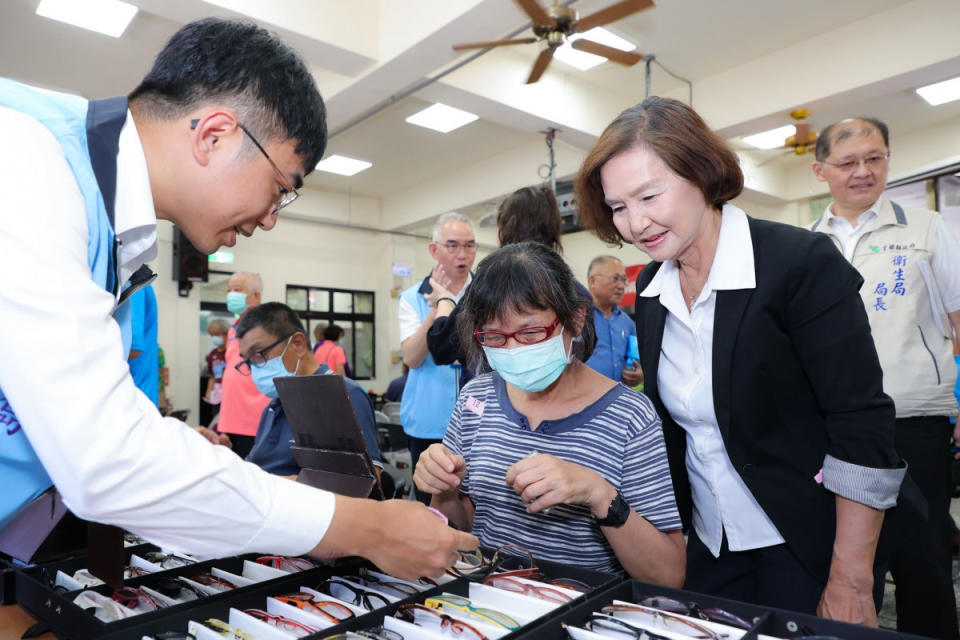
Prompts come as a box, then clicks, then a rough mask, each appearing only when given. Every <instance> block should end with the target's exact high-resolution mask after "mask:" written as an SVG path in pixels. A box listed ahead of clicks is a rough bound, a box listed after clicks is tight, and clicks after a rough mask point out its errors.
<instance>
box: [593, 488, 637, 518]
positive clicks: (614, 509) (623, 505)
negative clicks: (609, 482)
mask: <svg viewBox="0 0 960 640" xmlns="http://www.w3.org/2000/svg"><path fill="white" fill-rule="evenodd" d="M629 516H630V505H629V504H627V501H626V500H624V498H623V494H622V493H620V491H617V495H616V496H614V498H613V501H612V502H610V508H609V509H608V510H607V517H606V518H597V524H599V525H600V526H601V527H622V526H623V525H624V523H625V522H626V521H627V518H628V517H629Z"/></svg>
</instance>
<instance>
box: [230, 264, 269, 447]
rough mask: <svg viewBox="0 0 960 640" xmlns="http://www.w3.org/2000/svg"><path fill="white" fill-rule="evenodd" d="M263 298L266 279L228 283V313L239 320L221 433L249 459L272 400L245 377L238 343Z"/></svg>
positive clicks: (251, 276) (248, 277)
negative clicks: (242, 323) (239, 331)
mask: <svg viewBox="0 0 960 640" xmlns="http://www.w3.org/2000/svg"><path fill="white" fill-rule="evenodd" d="M262 294H263V279H261V278H260V275H259V274H256V273H247V272H240V273H235V274H233V275H232V276H230V281H229V282H228V283H227V310H228V311H229V312H230V313H232V314H234V315H235V316H236V319H235V320H234V322H233V326H231V327H230V331H229V332H227V353H226V358H227V366H226V368H225V369H224V371H223V381H222V383H221V385H222V387H223V399H222V400H221V401H220V420H219V422H218V423H217V431H219V432H220V433H225V434H228V435H229V436H230V442H231V443H232V446H233V450H234V451H235V452H236V453H237V455H238V456H240V457H241V458H246V457H247V454H248V453H250V449H251V448H253V442H254V440H255V439H256V437H257V427H258V426H259V424H260V414H261V413H263V409H264V408H265V407H266V406H267V404H269V402H270V398H268V397H267V396H265V395H263V394H262V393H260V392H259V391H258V390H257V387H256V385H255V384H253V380H252V379H251V378H250V377H249V376H242V375H240V373H239V372H238V371H237V369H236V366H237V365H238V364H240V360H241V358H240V343H239V342H238V341H237V323H239V322H240V320H241V319H242V318H243V317H244V316H245V315H247V312H248V311H250V309H253V308H254V307H256V306H258V305H259V304H260V302H261V300H260V297H261V295H262Z"/></svg>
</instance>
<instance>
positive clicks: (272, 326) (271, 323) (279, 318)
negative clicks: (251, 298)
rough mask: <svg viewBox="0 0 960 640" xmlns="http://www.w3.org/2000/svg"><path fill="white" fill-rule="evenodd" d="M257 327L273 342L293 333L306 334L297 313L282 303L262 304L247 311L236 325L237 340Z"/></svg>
mask: <svg viewBox="0 0 960 640" xmlns="http://www.w3.org/2000/svg"><path fill="white" fill-rule="evenodd" d="M257 327H260V328H261V329H263V330H264V331H265V332H266V333H269V334H270V335H271V336H273V337H274V339H275V340H279V339H280V338H283V337H285V336H289V335H292V334H294V333H302V334H304V335H306V333H307V331H306V329H304V328H303V323H302V322H300V317H299V316H298V315H297V312H296V311H294V310H293V309H291V308H290V307H288V306H287V305H285V304H283V303H282V302H264V303H263V304H260V305H257V306H255V307H254V308H253V309H250V310H249V311H247V314H246V315H245V316H243V318H241V319H240V322H239V323H238V324H237V339H238V340H239V339H240V338H242V337H243V336H245V335H247V332H248V331H250V330H251V329H255V328H257Z"/></svg>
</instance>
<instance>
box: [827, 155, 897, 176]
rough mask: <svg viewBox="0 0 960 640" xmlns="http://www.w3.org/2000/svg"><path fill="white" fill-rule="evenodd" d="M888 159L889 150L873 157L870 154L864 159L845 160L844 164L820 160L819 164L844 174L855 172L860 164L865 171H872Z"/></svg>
mask: <svg viewBox="0 0 960 640" xmlns="http://www.w3.org/2000/svg"><path fill="white" fill-rule="evenodd" d="M889 159H890V150H889V149H888V150H887V151H885V152H883V153H881V154H877V155H874V154H872V153H870V154H867V156H866V157H865V158H857V159H856V160H847V161H846V162H830V161H829V160H820V162H821V163H823V164H826V165H830V166H831V167H834V168H835V169H837V170H838V171H842V172H844V173H849V172H850V171H856V170H857V169H858V168H859V167H860V165H861V164H863V166H864V167H865V168H867V169H873V168H874V166H877V167H879V166H880V164H881V163H883V162H885V161H886V160H889Z"/></svg>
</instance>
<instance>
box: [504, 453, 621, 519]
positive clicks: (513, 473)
mask: <svg viewBox="0 0 960 640" xmlns="http://www.w3.org/2000/svg"><path fill="white" fill-rule="evenodd" d="M506 482H507V485H508V486H510V487H513V490H514V491H516V492H517V495H519V496H520V499H521V500H523V501H524V503H526V505H527V513H538V512H540V511H543V510H545V509H549V508H550V507H553V506H555V505H558V504H584V505H587V506H588V507H590V509H591V510H592V511H593V512H594V514H595V515H598V517H604V516H606V509H607V507H608V506H609V505H610V503H611V502H612V501H613V499H614V497H616V495H617V491H616V489H614V488H613V486H612V485H611V484H610V483H609V482H607V481H606V480H605V479H604V478H603V477H602V476H601V475H600V474H598V473H597V472H596V471H593V470H591V469H587V468H586V467H582V466H580V465H578V464H574V463H572V462H567V461H565V460H561V459H560V458H557V457H556V456H552V455H550V454H548V453H540V454H537V455H532V456H528V457H526V458H524V459H523V460H520V461H519V462H517V463H516V464H514V465H513V466H511V467H510V468H509V469H507V477H506ZM601 512H602V513H601Z"/></svg>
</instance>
